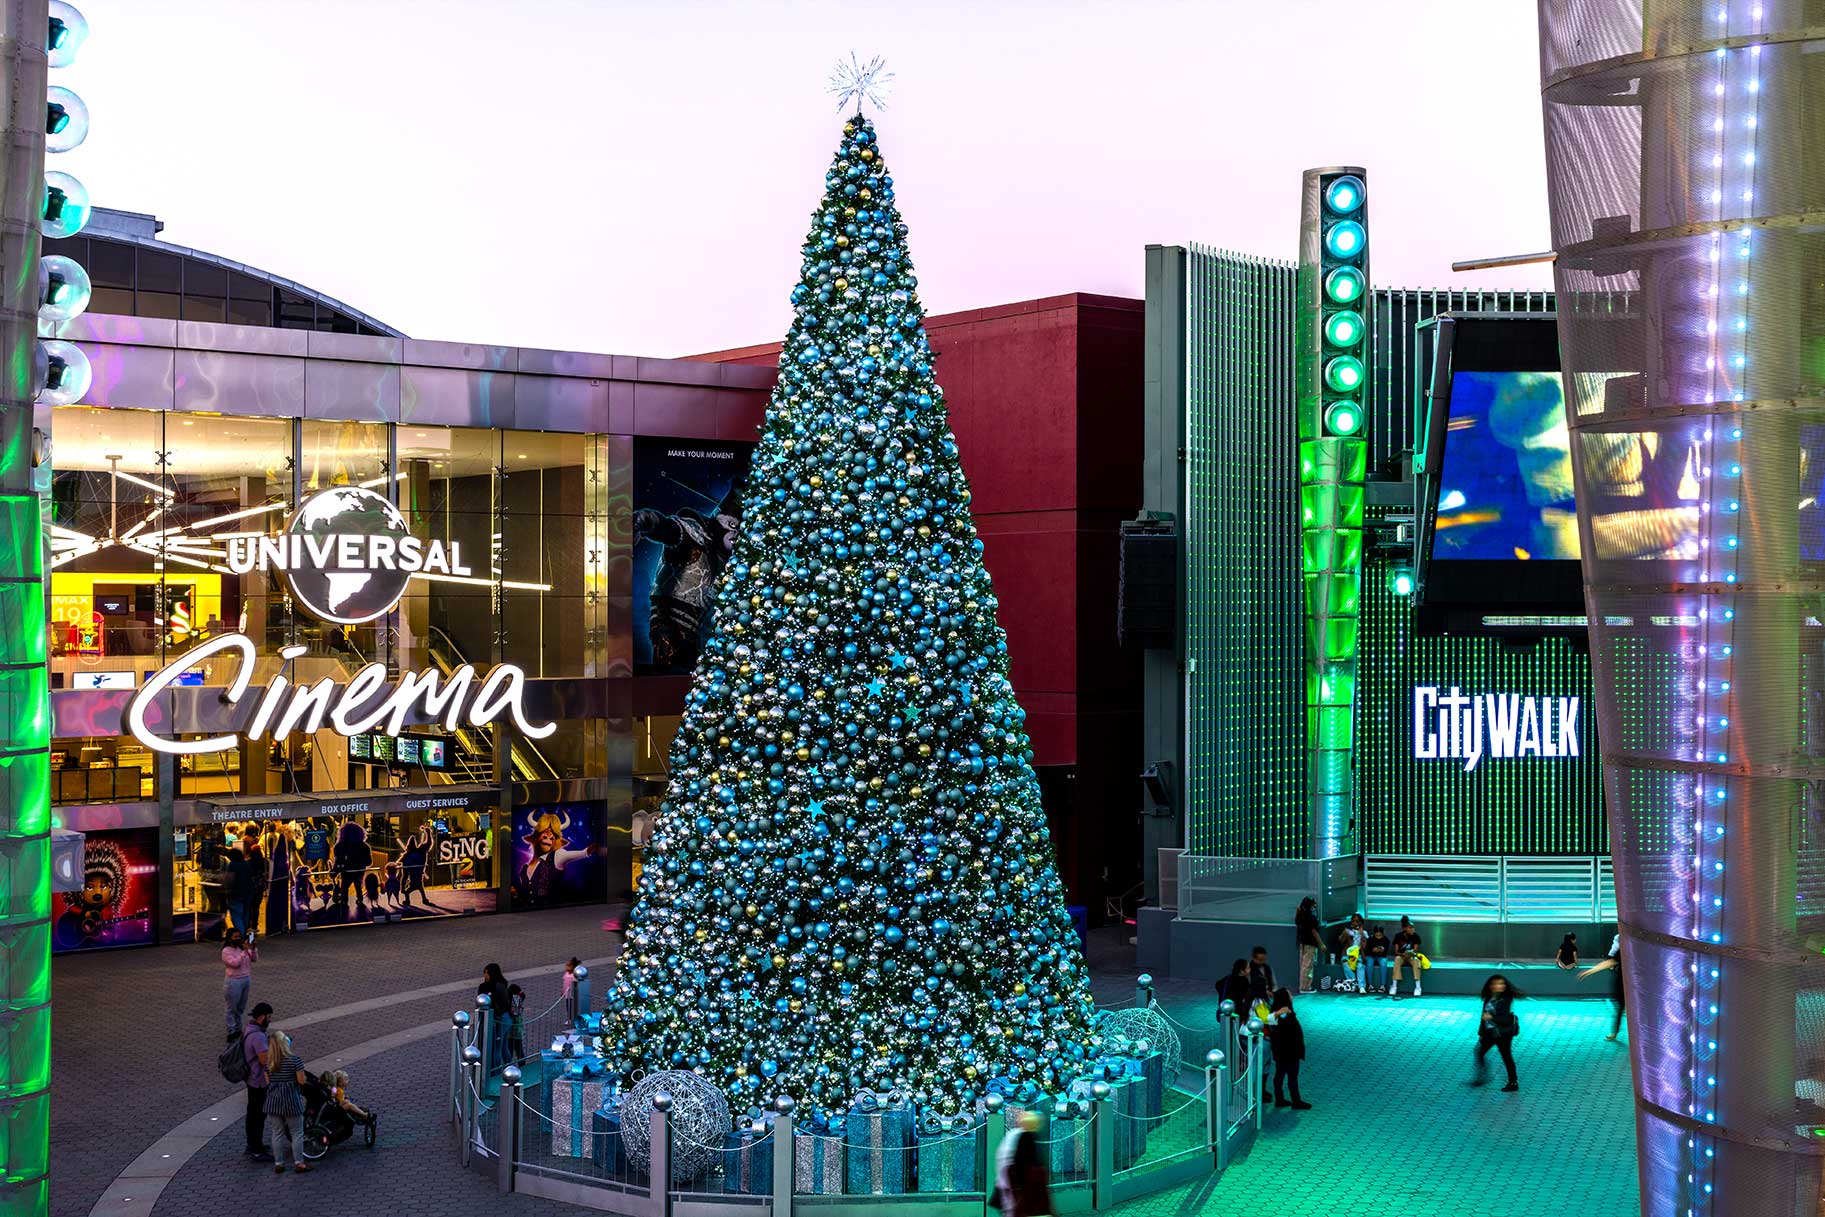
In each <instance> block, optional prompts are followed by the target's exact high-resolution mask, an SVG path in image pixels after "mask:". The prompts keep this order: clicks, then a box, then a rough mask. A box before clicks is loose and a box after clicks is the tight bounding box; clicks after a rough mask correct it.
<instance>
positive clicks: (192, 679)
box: [144, 669, 207, 687]
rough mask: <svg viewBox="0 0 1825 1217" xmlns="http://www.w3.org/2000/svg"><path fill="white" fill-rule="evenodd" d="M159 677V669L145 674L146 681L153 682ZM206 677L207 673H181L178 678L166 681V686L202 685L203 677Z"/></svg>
mask: <svg viewBox="0 0 1825 1217" xmlns="http://www.w3.org/2000/svg"><path fill="white" fill-rule="evenodd" d="M157 675H158V671H157V669H152V670H149V671H147V672H145V673H144V677H145V679H146V680H151V679H152V678H153V677H154V676H157ZM206 675H207V673H205V672H179V673H178V674H177V675H176V676H174V677H172V678H171V679H170V680H168V681H166V682H165V684H166V685H167V686H168V687H169V686H175V685H200V684H202V683H203V677H204V676H206Z"/></svg>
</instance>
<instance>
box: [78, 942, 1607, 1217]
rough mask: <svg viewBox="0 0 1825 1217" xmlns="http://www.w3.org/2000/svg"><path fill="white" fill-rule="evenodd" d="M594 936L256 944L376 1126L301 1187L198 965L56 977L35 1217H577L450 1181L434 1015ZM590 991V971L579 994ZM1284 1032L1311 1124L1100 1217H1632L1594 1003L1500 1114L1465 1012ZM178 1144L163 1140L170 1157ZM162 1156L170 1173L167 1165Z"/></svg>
mask: <svg viewBox="0 0 1825 1217" xmlns="http://www.w3.org/2000/svg"><path fill="white" fill-rule="evenodd" d="M603 915H604V910H603V909H602V908H600V907H594V908H588V909H572V910H561V911H553V912H546V913H539V914H531V915H522V916H503V917H478V918H474V919H466V920H463V921H460V922H457V923H454V924H452V923H447V922H446V923H441V924H419V925H410V924H408V925H400V926H377V927H373V928H371V929H351V930H346V931H328V932H316V933H313V934H307V935H302V936H299V937H296V938H290V939H276V940H272V941H271V942H269V943H268V944H266V945H265V946H264V947H263V948H262V959H261V963H260V965H259V966H258V968H257V969H256V972H255V979H254V993H253V1000H256V1001H258V1000H265V1001H269V1002H271V1003H272V1004H273V1005H274V1006H275V1007H276V1008H277V1010H278V1014H277V1016H276V1018H275V1024H276V1025H278V1026H281V1027H284V1026H286V1025H287V1022H288V1017H290V1018H291V1019H292V1020H293V1021H296V1019H297V1016H299V1015H300V1014H301V1013H304V1012H314V1013H315V1017H314V1018H311V1019H310V1020H308V1021H307V1022H306V1023H305V1024H304V1025H301V1026H298V1027H297V1032H296V1037H297V1040H298V1043H299V1047H300V1050H301V1052H302V1054H303V1056H304V1057H305V1059H306V1060H307V1062H310V1063H312V1064H313V1065H323V1066H327V1065H328V1064H329V1063H331V1062H333V1061H335V1060H336V1059H337V1058H338V1057H339V1056H342V1055H344V1054H350V1060H351V1063H350V1064H349V1071H350V1073H351V1074H352V1075H353V1077H354V1082H355V1093H356V1098H357V1099H358V1100H360V1101H362V1102H364V1103H371V1104H372V1105H373V1106H375V1107H376V1108H378V1109H379V1110H380V1111H381V1113H382V1115H381V1121H380V1144H379V1146H378V1147H377V1148H376V1149H374V1150H372V1151H368V1150H363V1149H361V1148H359V1147H338V1148H337V1149H335V1150H334V1151H332V1153H331V1154H330V1156H329V1158H328V1159H326V1160H325V1161H324V1162H323V1163H321V1164H320V1166H319V1169H318V1170H317V1171H316V1172H314V1173H313V1174H311V1175H308V1176H295V1175H291V1174H286V1175H284V1176H275V1175H274V1174H273V1173H272V1172H271V1170H270V1168H267V1167H264V1166H255V1165H251V1164H249V1163H248V1162H247V1161H246V1160H245V1158H243V1156H242V1155H241V1127H240V1119H239V1111H240V1102H239V1093H240V1092H239V1090H238V1089H237V1088H233V1087H230V1086H228V1085H227V1084H226V1083H224V1082H223V1081H222V1080H221V1078H220V1077H219V1076H218V1075H217V1074H216V1072H215V1065H214V1061H215V1054H216V1052H217V1050H218V1049H219V1047H220V1045H221V1042H222V1024H221V1000H220V989H221V971H220V966H219V964H218V963H217V961H216V958H215V954H216V953H215V951H213V950H209V949H206V948H199V947H193V946H173V947H164V948H155V949H151V950H142V951H121V952H113V953H109V954H102V955H93V956H88V957H77V958H69V957H65V958H60V959H59V960H58V961H57V963H56V966H55V978H54V983H55V990H54V1002H55V1005H54V1009H55V1012H56V1018H55V1033H54V1037H53V1106H52V1113H53V1114H52V1131H51V1140H52V1193H51V1213H52V1214H53V1217H82V1215H84V1214H90V1213H101V1214H108V1215H110V1217H143V1215H145V1214H154V1215H156V1217H166V1215H169V1217H179V1215H182V1217H193V1215H194V1217H211V1215H215V1214H220V1215H222V1217H247V1215H248V1214H249V1213H257V1214H260V1217H286V1215H289V1214H294V1213H296V1214H301V1215H302V1214H307V1213H308V1214H312V1215H313V1217H314V1215H317V1214H322V1213H325V1212H339V1211H363V1212H366V1211H372V1212H385V1213H396V1214H419V1213H424V1214H433V1213H434V1214H438V1215H439V1217H465V1215H467V1214H471V1213H473V1214H483V1213H486V1214H489V1215H490V1217H502V1215H505V1217H514V1215H518V1214H526V1215H538V1217H543V1215H544V1214H558V1213H567V1214H575V1213H577V1212H579V1211H582V1210H578V1209H574V1208H571V1207H569V1206H565V1205H561V1204H557V1203H555V1202H551V1201H546V1200H540V1199H535V1198H533V1197H529V1196H525V1195H518V1194H516V1195H512V1196H502V1195H500V1194H499V1193H498V1192H497V1191H496V1190H495V1188H494V1186H493V1184H492V1183H491V1182H490V1181H489V1180H486V1179H484V1178H482V1177H480V1176H479V1175H478V1174H476V1173H474V1172H471V1171H465V1170H463V1169H461V1168H460V1167H459V1166H458V1165H457V1162H456V1154H457V1147H456V1144H455V1142H454V1139H453V1137H452V1135H451V1133H450V1131H449V1129H448V1127H447V1126H446V1124H445V1123H444V1121H443V1119H442V1114H443V1103H444V1102H445V1099H446V1087H447V1079H446V1074H445V1062H446V1060H447V1057H446V1053H447V1051H448V1037H447V1027H448V1022H449V1015H450V1012H451V1011H452V1010H454V1009H457V1008H463V1007H467V1006H468V1005H469V1004H470V995H471V994H472V993H473V989H474V984H475V981H476V980H477V979H478V978H479V973H480V970H481V966H482V964H484V963H487V962H490V961H496V962H499V963H500V964H501V965H502V966H503V967H504V968H506V969H507V971H508V972H509V973H514V972H516V971H526V970H532V969H546V970H544V971H543V972H542V973H540V974H538V975H532V976H528V977H526V978H525V979H522V980H521V982H520V983H521V984H522V985H524V987H525V988H526V990H527V994H528V1002H527V1004H528V1008H529V1009H530V1010H534V1011H537V1010H540V1009H543V1008H544V1006H545V1005H546V1004H547V1003H549V1002H550V1001H551V1000H553V999H554V998H555V997H556V995H557V992H558V977H557V974H556V971H555V966H556V965H561V964H562V963H563V961H564V960H565V959H567V958H568V957H569V956H570V955H573V954H575V955H578V956H581V957H583V958H585V959H607V958H608V957H611V956H612V955H613V954H614V953H615V951H616V949H617V947H618V942H619V935H609V934H605V933H604V932H603V931H602V930H601V928H600V926H601V921H602V918H603ZM1090 957H1091V964H1092V967H1093V969H1095V986H1096V990H1097V997H1098V1000H1099V1002H1104V1003H1115V1002H1122V1001H1125V1000H1129V999H1131V998H1132V996H1133V968H1132V966H1131V964H1130V963H1129V953H1128V951H1127V950H1126V949H1125V948H1123V947H1121V946H1120V945H1119V944H1118V943H1117V942H1116V941H1115V940H1114V938H1113V937H1112V936H1110V935H1108V934H1105V933H1103V932H1098V933H1097V934H1096V935H1093V939H1092V946H1091V951H1090ZM607 971H608V969H607V968H606V967H602V968H599V969H598V970H597V972H596V981H595V984H596V992H597V993H598V994H599V993H600V992H601V985H602V984H603V983H604V982H605V980H606V973H607ZM440 987H442V989H443V991H437V990H438V989H439V988H440ZM428 990H429V991H428ZM1159 999H1160V1002H1161V1005H1162V1007H1163V1008H1164V1009H1166V1010H1167V1011H1168V1012H1169V1013H1170V1014H1172V1015H1173V1016H1174V1017H1175V1018H1178V1019H1180V1020H1183V1021H1184V1022H1185V1023H1186V1024H1187V1025H1188V1026H1189V1027H1192V1028H1208V1027H1210V1026H1211V1024H1212V1009H1213V1006H1214V995H1213V994H1212V993H1211V991H1210V989H1209V988H1208V986H1205V985H1200V984H1192V983H1189V982H1175V981H1162V982H1161V983H1160V985H1159ZM350 1007H352V1008H350ZM1300 1013H1301V1017H1302V1019H1303V1021H1304V1023H1305V1026H1306V1040H1307V1045H1308V1051H1309V1058H1310V1059H1309V1060H1308V1061H1307V1064H1306V1067H1305V1074H1304V1077H1303V1079H1302V1081H1303V1084H1304V1090H1305V1096H1306V1098H1307V1099H1308V1100H1309V1101H1311V1102H1312V1103H1314V1104H1315V1108H1314V1110H1312V1111H1310V1112H1303V1113H1298V1114H1297V1115H1295V1114H1294V1113H1292V1112H1290V1111H1270V1112H1269V1113H1268V1116H1267V1125H1266V1128H1265V1129H1264V1131H1263V1133H1262V1136H1261V1138H1260V1139H1259V1140H1258V1141H1257V1143H1256V1144H1255V1145H1254V1146H1253V1148H1252V1149H1251V1150H1250V1151H1249V1153H1248V1155H1247V1156H1246V1157H1245V1158H1243V1159H1242V1161H1240V1162H1239V1163H1237V1164H1236V1165H1235V1166H1234V1167H1232V1169H1231V1170H1230V1172H1229V1173H1228V1174H1226V1175H1225V1176H1224V1178H1223V1179H1222V1181H1221V1182H1220V1183H1218V1184H1217V1185H1216V1187H1215V1188H1214V1189H1212V1188H1210V1187H1208V1186H1192V1187H1181V1188H1177V1189H1173V1190H1171V1191H1168V1192H1163V1193H1159V1194H1156V1195H1153V1196H1148V1197H1143V1198H1140V1199H1137V1200H1134V1201H1131V1202H1129V1203H1128V1204H1125V1205H1123V1206H1121V1208H1120V1210H1118V1211H1119V1212H1121V1213H1123V1214H1125V1215H1128V1217H1191V1215H1192V1214H1199V1213H1204V1212H1209V1213H1213V1214H1214V1213H1224V1212H1234V1211H1237V1209H1238V1207H1240V1208H1243V1209H1247V1210H1249V1211H1260V1212H1270V1213H1274V1214H1275V1215H1276V1217H1320V1215H1322V1217H1338V1215H1341V1214H1354V1213H1376V1214H1380V1213H1389V1214H1397V1215H1399V1217H1448V1215H1450V1217H1455V1215H1456V1214H1460V1213H1464V1212H1472V1211H1474V1212H1477V1213H1478V1214H1479V1215H1480V1217H1523V1215H1525V1217H1543V1215H1548V1214H1560V1213H1564V1214H1577V1215H1578V1217H1612V1215H1613V1217H1626V1215H1627V1214H1631V1213H1633V1212H1634V1211H1635V1207H1636V1200H1635V1196H1636V1183H1635V1164H1634V1132H1633V1125H1632V1118H1631V1112H1630V1101H1629V1072H1628V1056H1627V1052H1626V1049H1624V1048H1623V1047H1622V1046H1621V1045H1620V1044H1612V1043H1607V1042H1605V1041H1604V1040H1603V1038H1602V1036H1603V1034H1604V1033H1605V1032H1606V1031H1607V1030H1608V1014H1607V1007H1606V1006H1605V1005H1604V1004H1603V1003H1602V1002H1597V1001H1583V1002H1575V1001H1529V1002H1527V1003H1525V1004H1524V1005H1523V1006H1522V1007H1521V1014H1522V1019H1523V1029H1522V1036H1521V1040H1520V1042H1519V1046H1518V1050H1517V1056H1518V1058H1519V1062H1520V1069H1521V1084H1522V1090H1521V1092H1520V1093H1519V1094H1513V1095H1509V1094H1502V1093H1500V1092H1499V1091H1498V1090H1497V1089H1496V1087H1495V1086H1494V1085H1491V1086H1488V1087H1484V1088H1481V1089H1473V1088H1469V1087H1467V1086H1465V1085H1464V1082H1466V1081H1467V1080H1468V1078H1469V1066H1470V1060H1469V1053H1470V1049H1471V1047H1472V1045H1473V1041H1474V1025H1475V1019H1476V1010H1475V1003H1474V1002H1473V1001H1472V1000H1471V999H1468V998H1449V997H1437V998H1424V999H1421V1000H1419V1001H1413V1000H1407V1001H1402V1002H1399V1003H1395V1002H1390V1001H1388V1000H1386V999H1376V998H1372V997H1344V996H1338V997H1330V996H1324V997H1312V998H1306V999H1303V1000H1302V1002H1301V1003H1300ZM1196 1034H1197V1033H1195V1032H1192V1033H1188V1039H1193V1040H1195V1038H1196ZM355 1054H359V1055H358V1057H357V1056H356V1055H355ZM1491 1064H1492V1066H1493V1067H1494V1075H1495V1076H1496V1077H1497V1079H1498V1081H1499V1078H1500V1065H1499V1063H1496V1062H1495V1061H1494V1060H1493V1058H1492V1061H1491ZM225 1099H226V1100H227V1101H228V1102H227V1104H226V1105H225V1106H223V1107H219V1108H217V1107H214V1105H216V1104H218V1103H219V1102H220V1101H222V1100H225ZM211 1110H214V1114H215V1118H213V1119H212V1118H211V1114H210V1113H211ZM199 1113H200V1114H199ZM187 1121H190V1122H191V1123H190V1124H189V1126H188V1127H183V1128H181V1129H180V1126H184V1125H186V1122H187ZM174 1131H179V1134H180V1135H178V1136H175V1137H167V1134H171V1133H173V1132H174ZM161 1138H167V1139H166V1140H164V1141H161V1140H160V1139H161ZM155 1143H158V1145H157V1147H156V1148H152V1149H149V1148H148V1147H152V1146H154V1144H155ZM167 1152H170V1153H173V1155H174V1156H173V1158H172V1159H170V1160H167V1161H161V1159H162V1157H163V1154H164V1153H167ZM186 1155H188V1157H187V1158H186V1157H185V1156H186ZM179 1162H181V1165H177V1164H178V1163H179ZM174 1165H175V1170H173V1169H172V1168H173V1166H174Z"/></svg>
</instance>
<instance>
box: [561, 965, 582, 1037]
mask: <svg viewBox="0 0 1825 1217" xmlns="http://www.w3.org/2000/svg"><path fill="white" fill-rule="evenodd" d="M582 966H583V961H582V960H581V959H578V958H577V957H576V956H575V955H572V956H571V957H570V962H569V963H567V964H565V965H564V1021H565V1022H567V1023H569V1024H570V1025H571V1026H572V1027H575V1026H576V1025H577V1024H578V1022H579V1021H580V1017H581V1011H580V1010H579V1009H578V1006H577V998H578V996H579V995H578V993H577V969H578V968H580V967H582Z"/></svg>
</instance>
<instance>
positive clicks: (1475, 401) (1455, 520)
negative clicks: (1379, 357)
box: [1432, 371, 1578, 562]
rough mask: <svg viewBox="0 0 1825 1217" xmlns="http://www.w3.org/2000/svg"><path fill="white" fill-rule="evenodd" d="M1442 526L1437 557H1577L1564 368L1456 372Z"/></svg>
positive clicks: (1443, 471)
mask: <svg viewBox="0 0 1825 1217" xmlns="http://www.w3.org/2000/svg"><path fill="white" fill-rule="evenodd" d="M1433 528H1434V533H1433V538H1432V559H1433V561H1435V562H1445V561H1451V560H1454V559H1460V560H1461V559H1485V560H1490V559H1493V560H1502V561H1516V560H1519V561H1541V560H1551V559H1569V560H1572V561H1576V560H1577V558H1578V516H1577V510H1576V507H1575V506H1574V504H1573V500H1572V461H1571V439H1570V433H1569V432H1568V431H1567V430H1566V426H1565V392H1564V389H1563V387H1562V385H1561V383H1560V379H1559V373H1557V372H1508V371H1504V372H1489V371H1455V372H1453V373H1452V376H1451V414H1450V418H1449V419H1448V420H1447V421H1446V424H1445V434H1444V452H1443V455H1442V459H1441V460H1440V463H1439V471H1438V512H1437V516H1436V519H1435V522H1434V525H1433Z"/></svg>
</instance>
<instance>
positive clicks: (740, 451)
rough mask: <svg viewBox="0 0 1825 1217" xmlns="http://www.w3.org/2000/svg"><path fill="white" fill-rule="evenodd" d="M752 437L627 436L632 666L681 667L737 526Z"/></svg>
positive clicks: (696, 640)
mask: <svg viewBox="0 0 1825 1217" xmlns="http://www.w3.org/2000/svg"><path fill="white" fill-rule="evenodd" d="M753 448H754V445H753V444H731V443H720V442H718V441H715V440H673V439H636V440H635V441H634V673H635V674H636V675H639V676H655V675H677V674H688V673H689V672H690V671H691V669H692V668H694V667H696V666H697V654H698V652H699V651H700V650H702V648H703V640H704V638H705V636H706V635H707V634H708V632H709V629H710V624H711V617H712V605H713V603H714V601H715V595H716V581H717V579H718V577H719V576H720V575H721V574H722V569H723V567H724V566H725V565H726V564H727V563H728V560H729V554H730V553H731V552H732V551H733V549H734V547H735V536H736V533H737V532H738V531H739V529H740V527H741V483H742V481H743V479H744V478H745V477H746V476H747V472H748V458H749V455H750V454H751V453H752V451H753Z"/></svg>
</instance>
